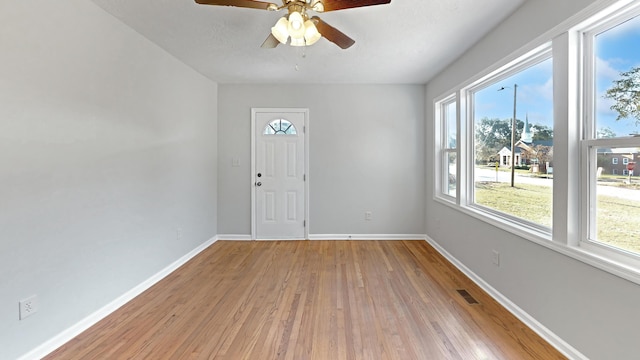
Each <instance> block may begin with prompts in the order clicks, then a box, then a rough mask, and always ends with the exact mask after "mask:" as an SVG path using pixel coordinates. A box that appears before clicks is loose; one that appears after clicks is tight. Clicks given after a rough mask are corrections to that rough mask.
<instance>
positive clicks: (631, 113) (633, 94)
mask: <svg viewBox="0 0 640 360" xmlns="http://www.w3.org/2000/svg"><path fill="white" fill-rule="evenodd" d="M620 77H621V78H620V79H619V80H614V81H613V87H611V88H610V89H608V90H607V92H606V93H605V95H604V97H605V98H607V99H612V100H614V101H615V104H613V105H611V110H613V111H615V112H617V113H618V117H617V118H616V120H621V119H627V118H631V117H633V118H635V121H636V125H640V66H639V67H634V68H632V69H631V70H629V71H626V72H622V73H620Z"/></svg>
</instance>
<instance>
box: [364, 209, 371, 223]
mask: <svg viewBox="0 0 640 360" xmlns="http://www.w3.org/2000/svg"><path fill="white" fill-rule="evenodd" d="M372 217H373V213H371V211H365V212H364V219H365V220H367V221H371V218H372Z"/></svg>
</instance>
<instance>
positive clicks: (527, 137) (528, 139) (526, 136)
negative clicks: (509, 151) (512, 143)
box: [520, 113, 533, 144]
mask: <svg viewBox="0 0 640 360" xmlns="http://www.w3.org/2000/svg"><path fill="white" fill-rule="evenodd" d="M520 140H522V142H525V143H527V144H530V143H532V142H533V134H532V133H531V127H530V126H529V114H528V113H527V117H526V118H525V120H524V129H522V136H521V137H520Z"/></svg>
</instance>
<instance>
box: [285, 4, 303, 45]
mask: <svg viewBox="0 0 640 360" xmlns="http://www.w3.org/2000/svg"><path fill="white" fill-rule="evenodd" d="M288 30H289V36H291V39H292V40H293V39H303V38H304V32H305V27H304V18H303V17H302V14H300V13H299V12H297V11H292V12H291V13H290V14H289V28H288Z"/></svg>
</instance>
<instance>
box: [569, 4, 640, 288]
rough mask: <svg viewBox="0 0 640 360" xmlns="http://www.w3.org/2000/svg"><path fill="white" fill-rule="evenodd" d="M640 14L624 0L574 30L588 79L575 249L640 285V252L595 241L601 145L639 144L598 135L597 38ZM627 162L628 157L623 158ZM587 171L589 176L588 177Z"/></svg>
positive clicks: (583, 100) (614, 160)
mask: <svg viewBox="0 0 640 360" xmlns="http://www.w3.org/2000/svg"><path fill="white" fill-rule="evenodd" d="M639 15H640V1H635V2H634V1H632V0H628V1H620V2H618V3H617V4H616V5H614V6H612V7H610V8H608V9H605V10H604V11H602V12H601V13H599V14H596V15H595V16H593V17H591V18H590V19H587V20H586V21H585V22H584V23H583V24H582V25H580V26H578V27H576V28H575V29H573V30H571V31H570V32H574V33H575V34H577V36H576V38H577V39H579V43H578V44H577V45H578V46H577V51H578V52H579V53H580V54H581V55H582V56H581V60H582V62H581V64H580V65H581V66H580V68H581V69H580V70H581V72H580V78H581V79H584V83H583V84H582V88H580V89H578V91H579V92H580V93H581V94H582V98H581V99H579V102H580V105H579V106H581V107H582V111H583V112H582V126H583V129H584V131H583V132H582V138H581V140H580V147H581V161H580V163H581V167H580V169H579V170H578V171H579V172H580V173H581V174H582V175H583V177H582V179H583V180H582V183H581V189H580V191H581V198H582V199H583V201H582V202H581V204H580V205H579V207H580V213H581V221H580V229H579V230H580V231H579V232H578V233H579V234H580V238H579V239H578V242H577V244H575V246H574V247H575V248H576V249H579V251H582V252H585V253H587V254H591V255H592V256H593V260H595V263H596V264H597V266H598V267H600V268H603V269H605V270H607V271H609V272H612V273H614V274H616V275H619V276H621V277H623V278H625V279H627V280H631V281H633V282H635V283H638V284H640V254H635V253H631V252H629V251H626V250H624V249H620V248H616V247H613V246H609V245H607V244H604V243H602V242H599V241H596V240H594V239H595V238H596V234H595V232H596V229H595V226H592V225H591V224H595V223H596V212H595V211H593V209H594V208H595V204H596V203H597V202H596V201H597V198H596V197H597V193H596V190H595V188H594V184H596V183H597V179H596V173H597V151H596V149H597V148H598V147H601V148H615V147H637V146H638V139H634V138H633V137H631V136H629V137H617V138H600V139H598V138H597V137H596V121H595V118H594V116H593V115H594V114H595V98H596V94H595V91H596V90H595V79H594V76H593V74H594V73H595V57H596V56H595V52H594V46H593V40H594V38H595V36H596V35H597V34H599V33H601V32H603V31H607V30H609V29H610V28H612V27H615V26H617V25H619V24H621V23H623V22H624V21H627V20H628V19H631V18H633V17H636V16H639ZM623 161H624V160H623ZM611 164H612V165H617V164H619V160H618V157H612V159H611ZM612 173H613V174H614V175H618V170H617V169H612ZM585 174H587V176H584V175H585Z"/></svg>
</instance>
